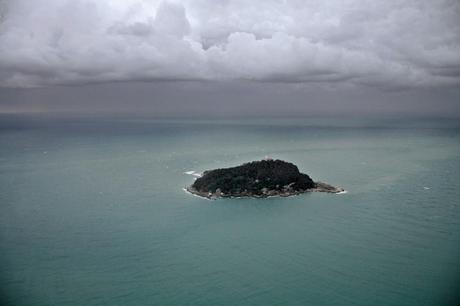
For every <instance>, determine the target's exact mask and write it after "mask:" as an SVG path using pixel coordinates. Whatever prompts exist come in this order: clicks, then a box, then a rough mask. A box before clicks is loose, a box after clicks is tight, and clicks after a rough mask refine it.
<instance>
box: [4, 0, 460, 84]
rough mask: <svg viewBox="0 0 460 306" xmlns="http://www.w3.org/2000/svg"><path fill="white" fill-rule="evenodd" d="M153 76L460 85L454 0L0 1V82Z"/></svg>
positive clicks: (459, 10)
mask: <svg viewBox="0 0 460 306" xmlns="http://www.w3.org/2000/svg"><path fill="white" fill-rule="evenodd" d="M0 1H1V0H0ZM156 80H172V81H174V80H254V81H261V82H280V83H311V82H315V83H317V82H325V83H340V84H359V85H368V86H377V87H381V88H411V87H442V86H448V87H457V86H459V85H460V2H459V1H457V0H406V1H403V0H386V1H383V0H382V1H375V0H364V1H362V0H340V1H339V0H332V1H322V0H276V1H275V0H260V1H259V0H254V1H242V0H184V1H153V0H152V1H150V0H143V1H142V0H112V1H102V0H34V1H29V0H11V1H3V2H0V86H2V87H33V86H49V85H67V84H85V83H96V82H112V81H156Z"/></svg>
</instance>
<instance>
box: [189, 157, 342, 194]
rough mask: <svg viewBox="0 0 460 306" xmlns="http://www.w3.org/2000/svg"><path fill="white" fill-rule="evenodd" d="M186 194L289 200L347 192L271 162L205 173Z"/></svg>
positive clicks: (296, 169)
mask: <svg viewBox="0 0 460 306" xmlns="http://www.w3.org/2000/svg"><path fill="white" fill-rule="evenodd" d="M186 190H187V191H189V192H190V193H192V194H195V195H198V196H201V197H205V198H209V199H211V198H221V197H228V198H230V197H255V198H265V197H270V196H281V197H287V196H292V195H298V194H301V193H304V192H313V191H316V192H329V193H339V192H344V189H343V188H340V187H334V186H331V185H328V184H326V183H322V182H314V181H313V180H312V179H311V178H310V177H309V176H308V175H307V174H304V173H301V172H300V171H299V169H298V168H297V166H296V165H294V164H292V163H289V162H285V161H282V160H279V159H277V160H272V159H270V158H266V159H265V160H261V161H253V162H249V163H245V164H243V165H240V166H236V167H231V168H223V169H215V170H209V171H205V172H204V173H203V175H202V176H201V177H199V178H197V179H196V180H195V182H194V183H193V184H192V185H191V186H189V187H187V188H186Z"/></svg>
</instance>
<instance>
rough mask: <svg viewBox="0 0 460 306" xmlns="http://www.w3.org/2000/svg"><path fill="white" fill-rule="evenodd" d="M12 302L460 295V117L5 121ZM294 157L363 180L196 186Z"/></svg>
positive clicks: (430, 300) (6, 252) (5, 242)
mask: <svg viewBox="0 0 460 306" xmlns="http://www.w3.org/2000/svg"><path fill="white" fill-rule="evenodd" d="M0 122H1V124H0V205H1V206H0V239H1V240H0V242H1V252H0V288H1V294H2V301H3V303H5V304H11V305H106V304H107V305H145V304H160V305H183V304H187V305H188V304H197V305H220V304H231V305H245V304H246V305H247V304H249V305H267V304H281V305H305V304H309V305H356V304H358V305H375V304H380V305H455V304H456V302H458V294H457V291H458V289H459V281H460V260H459V258H460V201H459V200H458V199H459V196H460V191H459V189H458V187H459V184H458V182H459V181H460V174H459V171H458V170H459V169H460V129H459V128H458V126H457V125H456V123H455V122H451V121H449V122H447V121H436V120H431V121H427V120H423V121H421V120H418V121H415V120H412V121H408V120H381V121H375V120H371V119H362V118H361V119H359V120H357V119H353V120H351V119H350V120H345V119H343V120H341V121H339V120H336V119H334V120H332V119H311V118H303V119H302V118H295V119H292V118H291V119H270V120H268V119H267V120H263V121H262V120H240V121H231V120H225V121H219V120H213V121H210V120H183V119H174V120H173V119H163V120H152V119H143V120H140V119H136V120H134V119H132V120H125V119H120V118H118V119H114V118H112V119H104V120H102V119H101V118H93V119H84V120H83V119H75V118H71V119H59V120H58V119H56V118H49V117H46V116H45V117H40V116H38V117H37V116H27V117H21V116H7V115H3V116H2V117H1V119H0ZM266 155H268V156H270V157H272V158H280V159H284V160H288V161H291V162H293V163H295V164H296V165H298V167H299V169H300V170H301V171H302V172H305V173H307V174H309V175H310V176H311V177H312V178H313V179H315V180H320V181H324V182H327V183H330V184H332V185H337V186H341V187H344V188H345V189H346V190H347V191H348V192H347V193H346V194H338V195H334V194H324V193H310V194H305V195H301V196H296V197H289V198H276V197H273V198H268V199H221V200H216V201H209V200H206V199H202V198H199V197H194V196H191V195H189V194H187V193H185V192H184V191H183V189H182V188H183V187H184V186H186V185H189V184H190V183H191V182H193V179H194V176H193V175H188V174H186V173H184V172H187V171H197V172H201V171H203V170H206V169H212V168H216V167H226V166H233V165H238V164H240V163H242V162H246V161H250V160H257V159H262V158H263V157H264V156H266Z"/></svg>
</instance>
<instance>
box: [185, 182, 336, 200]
mask: <svg viewBox="0 0 460 306" xmlns="http://www.w3.org/2000/svg"><path fill="white" fill-rule="evenodd" d="M315 184H316V187H314V188H310V189H306V190H289V189H286V190H281V191H280V190H273V189H272V190H269V189H267V188H264V189H263V190H262V193H261V194H255V193H252V192H248V191H242V192H239V193H224V192H222V191H220V190H216V191H215V192H205V191H198V190H196V189H195V188H193V186H188V187H186V188H185V190H186V191H187V192H190V193H191V194H194V195H197V196H200V197H203V198H207V199H218V198H244V197H251V198H268V197H289V196H294V195H299V194H303V193H307V192H327V193H340V192H344V191H345V189H343V188H341V187H334V186H331V185H329V184H326V183H323V182H315Z"/></svg>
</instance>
